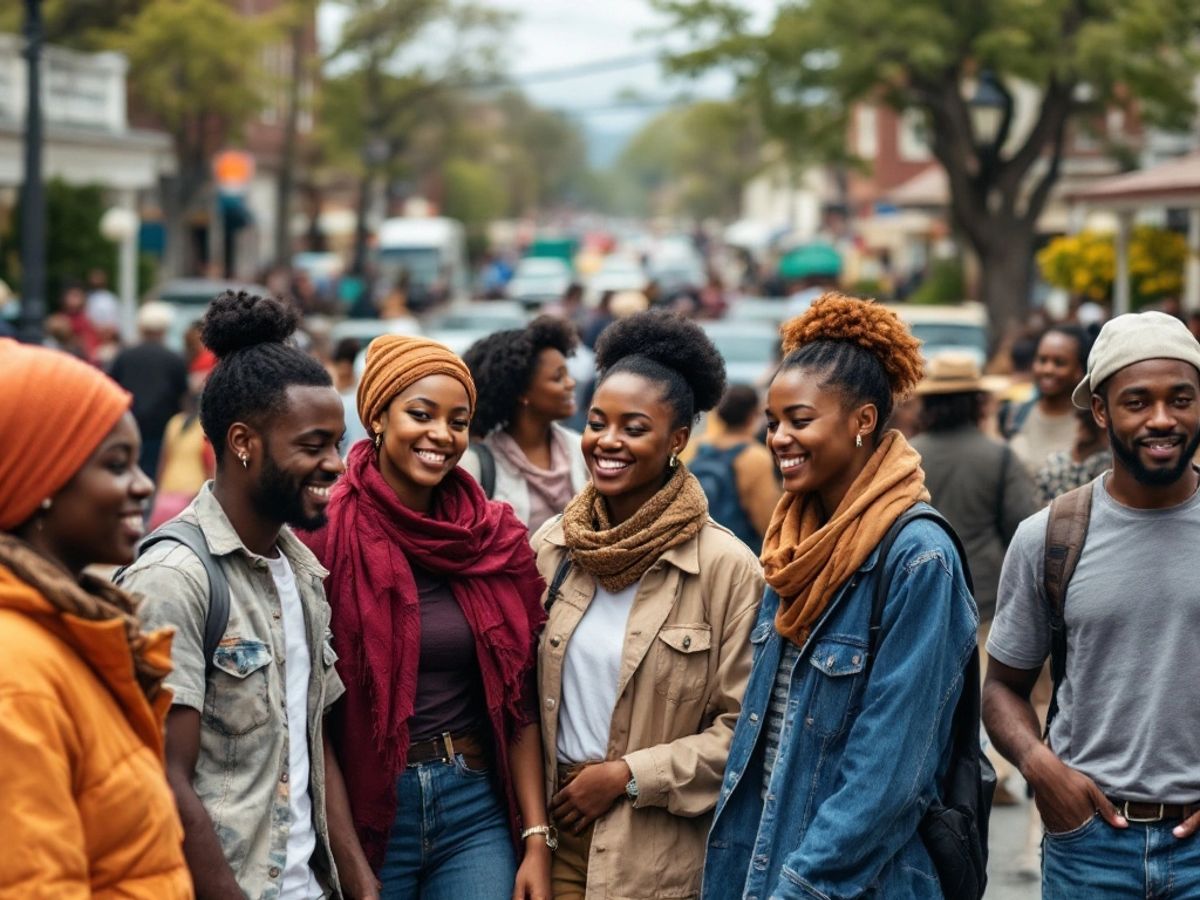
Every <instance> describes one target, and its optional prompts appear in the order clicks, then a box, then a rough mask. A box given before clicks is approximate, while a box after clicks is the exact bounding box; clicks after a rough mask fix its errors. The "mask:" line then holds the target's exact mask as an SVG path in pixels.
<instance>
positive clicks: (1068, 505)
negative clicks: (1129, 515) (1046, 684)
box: [1042, 482, 1093, 734]
mask: <svg viewBox="0 0 1200 900" xmlns="http://www.w3.org/2000/svg"><path fill="white" fill-rule="evenodd" d="M1092 490H1093V485H1092V483H1091V482H1088V483H1087V484H1085V485H1083V487H1078V488H1075V490H1073V491H1068V492H1067V493H1065V494H1063V495H1062V496H1061V497H1056V498H1055V499H1054V501H1053V502H1052V503H1051V504H1050V520H1049V521H1048V522H1047V523H1046V546H1045V556H1044V568H1045V571H1044V573H1043V576H1042V578H1043V580H1042V586H1043V589H1044V591H1045V594H1046V607H1047V613H1048V618H1049V621H1050V677H1051V680H1052V681H1053V682H1054V690H1053V693H1052V694H1051V695H1050V712H1049V713H1048V714H1047V716H1046V733H1047V734H1048V733H1049V732H1050V723H1051V722H1052V721H1053V720H1054V716H1055V715H1056V714H1057V713H1058V686H1059V685H1060V684H1061V683H1062V679H1063V675H1064V674H1066V671H1067V623H1066V604H1067V585H1069V584H1070V583H1071V576H1072V575H1074V574H1075V567H1076V566H1077V565H1078V564H1079V557H1080V555H1081V554H1082V553H1083V545H1084V542H1085V541H1086V540H1087V532H1088V523H1089V522H1090V521H1091V517H1092Z"/></svg>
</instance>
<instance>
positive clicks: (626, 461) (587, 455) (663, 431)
mask: <svg viewBox="0 0 1200 900" xmlns="http://www.w3.org/2000/svg"><path fill="white" fill-rule="evenodd" d="M674 422H675V410H674V408H673V407H672V406H671V404H669V403H668V402H667V401H666V400H665V399H664V397H663V389H662V386H661V385H659V384H657V383H655V382H653V381H651V380H649V379H647V378H643V377H642V376H641V375H634V374H633V373H631V372H618V373H616V374H614V375H611V376H609V377H608V378H606V379H604V381H603V382H602V383H601V384H600V386H599V387H597V388H596V393H595V396H594V397H593V398H592V406H591V409H590V410H589V411H588V421H587V427H586V428H585V429H584V431H583V457H584V460H585V461H586V462H587V467H588V471H589V472H590V473H591V476H592V483H593V484H594V485H595V486H596V491H597V492H598V493H599V494H600V495H601V496H602V497H604V498H605V500H607V501H608V508H609V512H610V514H611V517H612V519H613V520H614V523H620V522H623V521H624V520H625V519H627V518H629V516H631V515H633V513H634V512H636V511H637V510H638V509H640V508H641V506H642V505H643V504H644V503H645V502H646V501H647V500H649V499H650V498H651V497H653V496H654V495H655V494H656V493H658V491H659V490H660V489H661V488H662V486H663V484H664V483H665V481H666V478H667V477H668V475H669V473H670V458H671V454H672V453H675V454H679V453H681V452H682V451H683V448H684V447H686V446H687V442H688V435H689V434H690V433H691V429H689V428H688V427H686V426H684V427H677V426H676V425H675V424H674Z"/></svg>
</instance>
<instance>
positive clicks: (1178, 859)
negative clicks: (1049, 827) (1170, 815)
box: [1042, 815, 1200, 900]
mask: <svg viewBox="0 0 1200 900" xmlns="http://www.w3.org/2000/svg"><path fill="white" fill-rule="evenodd" d="M1178 824H1179V822H1178V821H1166V822H1151V823H1145V824H1141V823H1133V822H1131V823H1130V824H1129V827H1128V828H1113V827H1112V826H1111V825H1109V824H1108V823H1107V822H1105V821H1104V820H1103V819H1102V818H1100V816H1099V815H1094V816H1092V818H1091V819H1089V820H1088V822H1087V824H1085V825H1081V826H1080V827H1079V828H1076V829H1075V830H1074V831H1068V832H1065V833H1063V834H1047V835H1046V837H1045V839H1044V840H1043V842H1042V900H1132V898H1135V897H1136V898H1144V900H1185V898H1187V900H1191V898H1200V836H1195V835H1194V836H1192V837H1190V838H1184V839H1183V840H1180V839H1179V838H1177V837H1175V835H1173V834H1171V829H1173V828H1174V827H1175V826H1176V825H1178Z"/></svg>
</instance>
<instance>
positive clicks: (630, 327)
mask: <svg viewBox="0 0 1200 900" xmlns="http://www.w3.org/2000/svg"><path fill="white" fill-rule="evenodd" d="M632 357H642V358H644V359H649V360H651V361H652V362H655V363H658V364H659V365H660V366H664V367H665V368H667V369H670V370H672V371H674V372H677V373H679V375H680V377H681V378H683V380H684V381H685V382H686V383H687V385H688V387H689V388H690V389H691V391H692V396H693V399H694V400H695V410H694V411H695V412H697V413H701V412H708V411H709V410H710V409H712V408H713V407H714V406H716V405H717V404H718V403H719V402H720V401H721V397H722V396H723V395H724V393H725V360H724V359H722V358H721V354H720V352H718V350H717V348H716V347H715V346H713V342H712V341H711V340H710V339H709V337H708V335H707V334H705V333H704V329H703V328H701V327H700V326H699V325H697V324H696V323H695V322H692V321H690V320H689V319H684V318H683V317H681V316H678V315H675V314H674V313H669V312H665V311H661V310H650V311H647V312H642V313H634V314H633V315H631V316H627V317H626V318H624V319H618V320H617V321H616V322H614V323H613V324H612V325H609V326H608V328H606V329H605V330H604V332H603V334H601V335H600V338H599V340H597V342H596V368H597V369H598V370H599V371H600V374H601V376H603V374H604V373H605V372H606V371H608V370H609V369H611V368H612V367H613V366H614V365H616V364H617V363H619V362H621V361H622V360H625V359H630V358H632Z"/></svg>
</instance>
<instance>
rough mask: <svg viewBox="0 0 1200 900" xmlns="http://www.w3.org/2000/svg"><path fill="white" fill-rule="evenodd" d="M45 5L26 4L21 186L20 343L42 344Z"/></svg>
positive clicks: (30, 0) (37, 0) (30, 1)
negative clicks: (23, 164)
mask: <svg viewBox="0 0 1200 900" xmlns="http://www.w3.org/2000/svg"><path fill="white" fill-rule="evenodd" d="M42 37H43V35H42V3H41V0H25V60H26V72H27V75H26V78H27V81H26V84H27V88H28V90H27V100H26V104H25V175H24V180H23V181H22V183H21V339H22V340H24V341H27V342H28V343H31V344H40V343H41V341H42V320H43V319H44V318H45V315H46V197H45V194H44V192H43V190H42V89H41V57H42Z"/></svg>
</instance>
